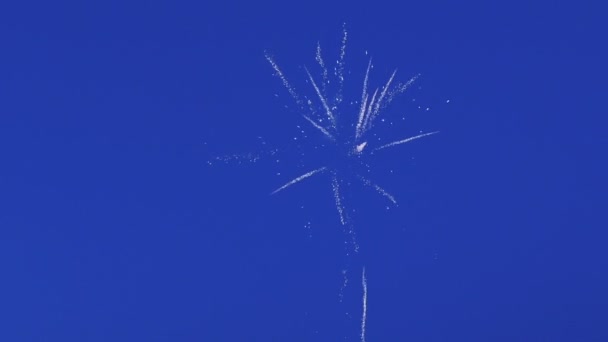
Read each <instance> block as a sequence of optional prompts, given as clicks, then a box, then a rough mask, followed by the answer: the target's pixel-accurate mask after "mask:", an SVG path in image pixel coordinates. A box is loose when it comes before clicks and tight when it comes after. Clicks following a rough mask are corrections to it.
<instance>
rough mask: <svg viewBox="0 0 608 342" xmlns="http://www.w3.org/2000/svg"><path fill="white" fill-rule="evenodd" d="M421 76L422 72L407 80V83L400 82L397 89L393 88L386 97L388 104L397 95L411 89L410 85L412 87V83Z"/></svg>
mask: <svg viewBox="0 0 608 342" xmlns="http://www.w3.org/2000/svg"><path fill="white" fill-rule="evenodd" d="M419 76H420V74H418V75H416V76H414V77H412V78H410V79H409V81H407V82H405V83H400V84H399V85H398V86H397V87H395V89H393V90H391V91H390V92H389V94H388V97H387V98H386V105H388V104H389V103H391V102H392V101H393V99H394V98H395V97H396V96H397V95H399V94H401V93H403V92H405V91H406V90H408V89H409V87H410V86H411V85H412V84H413V83H414V82H416V80H417V79H418V77H419Z"/></svg>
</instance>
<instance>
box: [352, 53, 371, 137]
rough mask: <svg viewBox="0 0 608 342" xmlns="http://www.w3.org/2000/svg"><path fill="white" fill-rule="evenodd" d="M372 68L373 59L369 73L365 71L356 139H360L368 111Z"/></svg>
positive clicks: (368, 64) (368, 66) (369, 65)
mask: <svg viewBox="0 0 608 342" xmlns="http://www.w3.org/2000/svg"><path fill="white" fill-rule="evenodd" d="M371 66H372V59H371V58H370V59H369V62H368V63H367V71H365V78H364V79H363V93H362V94H361V109H360V110H359V118H358V119H357V127H356V128H355V137H356V138H357V139H358V138H359V137H360V136H361V125H362V124H363V119H364V117H365V112H366V110H367V108H366V107H367V97H368V95H367V80H368V79H369V69H370V68H371Z"/></svg>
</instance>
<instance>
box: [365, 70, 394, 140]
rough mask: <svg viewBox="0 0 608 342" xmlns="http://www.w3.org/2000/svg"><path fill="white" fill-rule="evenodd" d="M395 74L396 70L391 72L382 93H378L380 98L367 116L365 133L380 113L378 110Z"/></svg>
mask: <svg viewBox="0 0 608 342" xmlns="http://www.w3.org/2000/svg"><path fill="white" fill-rule="evenodd" d="M396 74H397V70H396V69H395V71H393V73H392V75H391V77H390V78H389V79H388V81H387V82H386V85H385V86H384V88H382V93H380V98H378V101H377V102H376V103H374V109H373V111H372V112H371V114H369V120H368V122H367V127H366V128H365V130H366V131H367V130H369V129H371V128H372V125H373V123H374V119H375V118H376V116H378V113H379V112H380V109H381V108H382V100H384V97H385V96H386V94H387V93H388V89H389V87H390V86H391V83H392V82H393V79H394V78H395V75H396Z"/></svg>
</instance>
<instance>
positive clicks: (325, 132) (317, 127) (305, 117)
mask: <svg viewBox="0 0 608 342" xmlns="http://www.w3.org/2000/svg"><path fill="white" fill-rule="evenodd" d="M302 116H303V117H304V119H306V120H307V121H308V122H310V124H311V125H313V126H315V128H316V129H318V130H319V131H321V132H322V133H323V134H325V136H326V137H328V138H329V139H331V140H336V138H334V136H333V135H331V133H329V132H328V131H327V130H326V129H325V128H323V127H322V126H321V125H319V124H318V123H316V122H315V121H314V120H313V119H311V118H309V117H308V116H306V115H302Z"/></svg>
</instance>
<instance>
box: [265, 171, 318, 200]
mask: <svg viewBox="0 0 608 342" xmlns="http://www.w3.org/2000/svg"><path fill="white" fill-rule="evenodd" d="M325 169H326V167H325V166H323V167H320V168H318V169H316V170H312V171H310V172H307V173H305V174H303V175H301V176H299V177H297V178H294V179H293V180H291V181H290V182H288V183H287V184H285V185H283V186H282V187H280V188H278V189H276V190H275V191H273V192H272V193H270V194H271V195H274V194H276V193H277V192H279V191H281V190H283V189H286V188H288V187H290V186H292V185H294V184H296V183H298V182H301V181H303V180H304V179H306V178H308V177H311V176H313V175H315V174H316V173H319V172H321V171H323V170H325Z"/></svg>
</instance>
